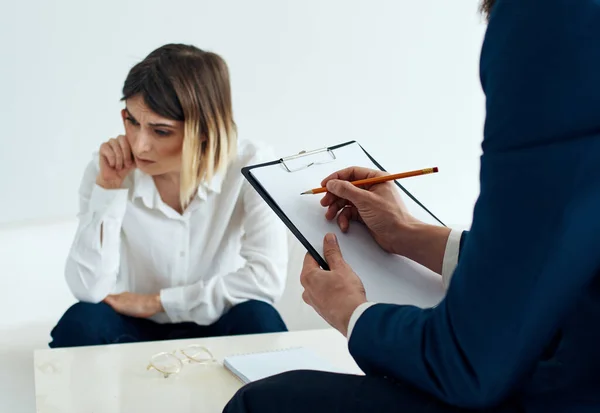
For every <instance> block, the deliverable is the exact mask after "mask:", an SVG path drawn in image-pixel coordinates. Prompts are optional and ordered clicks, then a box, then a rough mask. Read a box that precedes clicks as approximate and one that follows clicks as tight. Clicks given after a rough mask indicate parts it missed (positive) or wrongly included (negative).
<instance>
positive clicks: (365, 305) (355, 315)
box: [346, 302, 376, 340]
mask: <svg viewBox="0 0 600 413" xmlns="http://www.w3.org/2000/svg"><path fill="white" fill-rule="evenodd" d="M375 304H376V303H369V302H367V303H362V304H361V305H359V306H358V307H356V309H355V310H354V312H353V313H352V316H350V322H349V323H348V335H347V336H346V337H347V338H348V340H350V337H351V336H352V330H354V326H355V325H356V322H357V321H358V319H359V318H360V316H361V315H362V313H364V312H365V311H367V308H369V307H371V306H373V305H375Z"/></svg>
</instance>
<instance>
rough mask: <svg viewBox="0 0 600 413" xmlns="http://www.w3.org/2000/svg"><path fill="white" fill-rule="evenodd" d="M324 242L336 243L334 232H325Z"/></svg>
mask: <svg viewBox="0 0 600 413" xmlns="http://www.w3.org/2000/svg"><path fill="white" fill-rule="evenodd" d="M325 242H326V243H328V244H332V245H336V244H337V237H336V236H335V234H327V235H325Z"/></svg>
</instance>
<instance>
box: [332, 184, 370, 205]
mask: <svg viewBox="0 0 600 413" xmlns="http://www.w3.org/2000/svg"><path fill="white" fill-rule="evenodd" d="M327 191H328V192H331V193H332V194H333V195H336V196H338V197H340V198H342V199H346V200H348V201H350V202H352V203H353V204H354V205H357V206H358V205H360V204H362V203H363V202H364V201H365V197H366V196H368V195H369V192H368V191H365V190H364V189H360V188H358V187H356V186H354V185H352V184H351V183H350V182H348V181H341V180H337V179H334V180H331V181H329V182H327Z"/></svg>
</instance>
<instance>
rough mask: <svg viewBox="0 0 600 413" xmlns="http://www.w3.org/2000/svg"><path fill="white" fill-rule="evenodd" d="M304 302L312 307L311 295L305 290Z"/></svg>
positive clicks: (303, 294)
mask: <svg viewBox="0 0 600 413" xmlns="http://www.w3.org/2000/svg"><path fill="white" fill-rule="evenodd" d="M302 300H303V301H304V302H305V303H306V304H308V305H310V306H311V307H312V301H311V300H310V294H309V293H308V292H307V291H306V290H304V292H303V293H302Z"/></svg>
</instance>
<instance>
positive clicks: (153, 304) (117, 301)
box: [104, 293, 164, 318]
mask: <svg viewBox="0 0 600 413" xmlns="http://www.w3.org/2000/svg"><path fill="white" fill-rule="evenodd" d="M104 302H105V303H106V304H108V305H110V306H111V307H112V308H113V309H114V310H115V311H116V312H117V313H120V314H123V315H127V316H129V317H138V318H148V317H152V316H153V315H155V314H157V313H161V312H163V311H164V308H163V306H162V303H161V302H160V295H159V294H134V293H121V294H115V295H109V296H108V297H106V298H105V299H104Z"/></svg>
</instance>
